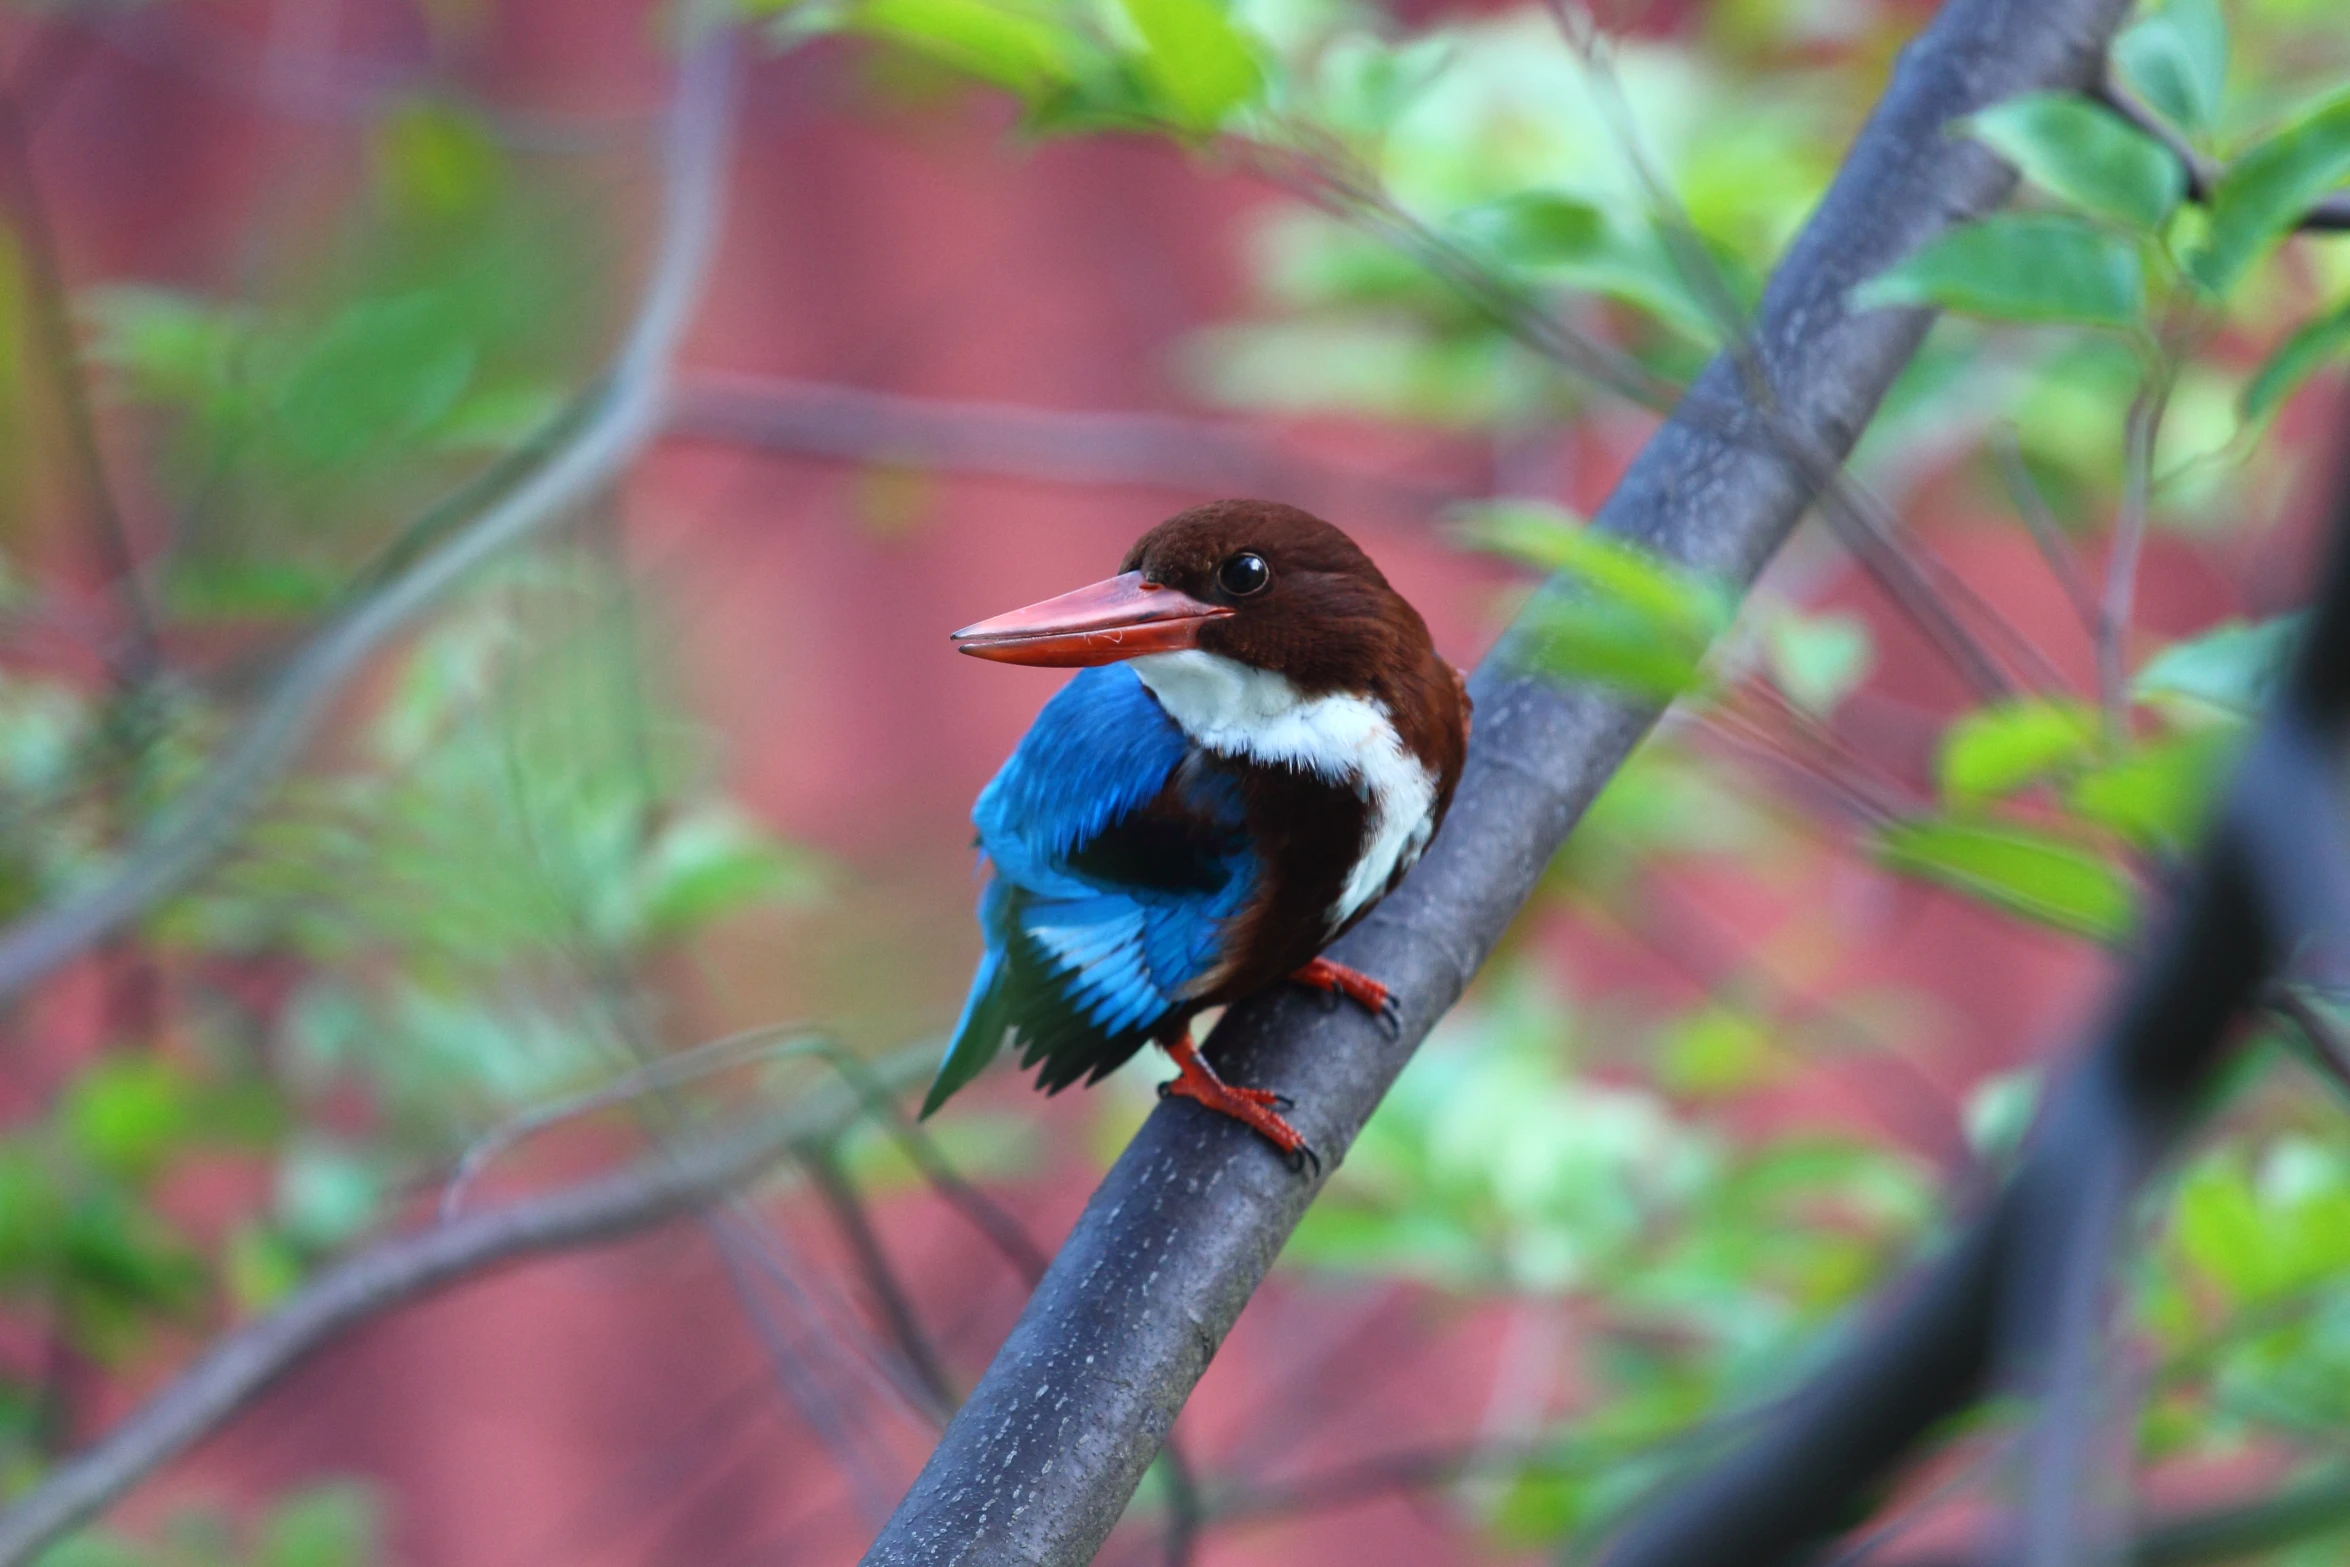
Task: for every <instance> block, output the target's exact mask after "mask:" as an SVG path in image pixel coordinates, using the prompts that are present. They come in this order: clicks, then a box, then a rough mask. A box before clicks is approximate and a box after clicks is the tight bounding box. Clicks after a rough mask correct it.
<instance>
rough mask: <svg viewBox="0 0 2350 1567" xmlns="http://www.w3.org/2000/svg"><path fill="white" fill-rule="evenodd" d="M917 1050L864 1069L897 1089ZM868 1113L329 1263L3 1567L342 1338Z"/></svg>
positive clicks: (145, 1425)
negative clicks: (426, 1297) (419, 1301)
mask: <svg viewBox="0 0 2350 1567" xmlns="http://www.w3.org/2000/svg"><path fill="white" fill-rule="evenodd" d="M932 1056H933V1052H932V1051H930V1050H929V1049H928V1048H927V1047H925V1048H921V1049H917V1050H913V1051H909V1052H906V1053H903V1054H901V1055H898V1056H896V1057H893V1058H892V1059H890V1060H889V1061H887V1062H885V1063H882V1064H881V1065H880V1066H879V1067H877V1068H875V1069H874V1070H873V1071H872V1074H871V1075H872V1078H873V1080H874V1081H876V1082H879V1083H882V1084H886V1085H887V1086H889V1087H891V1088H893V1089H894V1088H896V1087H898V1086H899V1085H902V1084H904V1083H906V1082H908V1081H910V1080H912V1079H913V1078H914V1077H915V1076H916V1075H917V1074H919V1073H920V1072H922V1071H923V1070H925V1069H927V1068H928V1067H929V1065H930V1063H931V1060H932ZM867 1108H868V1106H867V1104H866V1100H865V1095H864V1094H863V1093H862V1092H861V1091H860V1090H859V1089H858V1088H856V1087H855V1086H852V1085H849V1084H846V1083H834V1084H828V1085H827V1086H826V1087H824V1088H823V1089H822V1090H820V1091H818V1092H816V1093H813V1094H811V1095H810V1096H809V1097H808V1098H807V1099H806V1100H804V1101H802V1102H801V1103H799V1104H797V1105H795V1106H793V1107H792V1108H791V1109H790V1110H787V1111H784V1112H782V1113H780V1114H777V1115H775V1116H773V1117H770V1118H768V1119H766V1120H764V1121H761V1122H759V1123H757V1124H755V1125H750V1126H743V1127H737V1128H734V1129H731V1130H728V1131H725V1132H722V1133H715V1134H711V1135H708V1136H706V1137H704V1138H702V1139H701V1140H700V1141H697V1142H694V1143H692V1144H689V1145H686V1146H684V1147H681V1148H677V1149H672V1150H668V1151H665V1152H662V1153H659V1154H655V1155H653V1156H651V1157H649V1158H647V1159H645V1160H643V1161H642V1162H641V1163H639V1164H637V1165H635V1166H633V1167H632V1168H630V1169H627V1170H623V1171H621V1172H620V1173H619V1174H617V1175H610V1176H606V1177H604V1178H602V1179H600V1180H594V1181H588V1182H585V1183H583V1184H582V1185H579V1186H574V1187H569V1188H567V1189H565V1190H562V1191H557V1192H551V1193H549V1194H547V1195H545V1196H542V1197H533V1198H527V1199H524V1200H521V1201H517V1202H513V1203H510V1204H508V1205H506V1206H504V1207H501V1208H492V1209H487V1210H484V1211H483V1212H480V1213H475V1214H468V1215H466V1216H464V1217H462V1218H456V1219H451V1220H448V1221H446V1222H444V1223H441V1224H437V1225H435V1226H433V1227H432V1228H431V1229H428V1230H425V1231H422V1232H421V1233H419V1234H415V1235H406V1236H401V1237H399V1238H397V1239H394V1240H388V1241H384V1242H382V1243H380V1244H378V1245H376V1246H373V1247H371V1248H369V1249H368V1250H366V1251H363V1252H360V1253H359V1254H358V1255H356V1256H353V1257H350V1258H347V1259H345V1260H344V1261H342V1262H339V1263H336V1264H335V1265H334V1266H333V1267H331V1268H328V1269H327V1270H326V1271H325V1272H324V1273H321V1274H319V1275H318V1276H317V1277H316V1278H314V1279H312V1280H311V1281H310V1282H309V1283H308V1284H306V1285H304V1286H303V1287H302V1288H301V1289H300V1290H299V1291H298V1292H296V1293H295V1294H294V1296H293V1297H292V1298H291V1299H289V1300H287V1301H286V1302H285V1303H284V1304H282V1305H280V1306H279V1307H278V1308H277V1309H276V1310H274V1311H272V1312H270V1313H269V1314H268V1315H267V1316H265V1317H260V1318H257V1319H256V1320H254V1321H252V1322H249V1323H247V1324H246V1325H245V1326H243V1327H241V1328H239V1329H237V1330H236V1331H235V1332H233V1333H230V1334H228V1335H227V1336H226V1337H223V1338H220V1339H216V1340H215V1341H213V1343H212V1344H211V1345H210V1347H208V1348H207V1349H206V1350H205V1351H204V1353H203V1354H201V1355H199V1356H198V1357H197V1358H196V1360H195V1362H194V1363H193V1364H192V1365H190V1366H189V1367H188V1368H187V1369H186V1370H185V1371H182V1372H181V1373H180V1374H179V1375H178V1376H177V1377H175V1378H174V1379H173V1380H172V1381H171V1382H170V1384H169V1385H167V1386H166V1387H165V1388H164V1389H163V1391H162V1392H160V1393H158V1394H156V1395H155V1396H154V1397H153V1398H151V1399H149V1400H148V1401H147V1402H146V1403H144V1404H142V1405H140V1406H139V1408H138V1409H137V1410H136V1411H135V1412H133V1413H132V1414H131V1415H129V1416H128V1417H127V1418H125V1419H124V1420H123V1421H122V1423H121V1424H120V1425H117V1426H116V1427H115V1428H114V1429H113V1430H112V1431H110V1432H108V1433H107V1434H106V1435H105V1436H104V1437H102V1438H100V1439H99V1441H98V1442H97V1443H96V1444H95V1445H93V1446H91V1447H88V1448H86V1449H84V1450H83V1451H81V1452H79V1453H76V1454H75V1455H74V1456H73V1457H71V1458H69V1459H67V1460H66V1461H65V1462H63V1463H61V1464H59V1465H58V1466H57V1467H56V1468H55V1469H52V1470H51V1471H49V1473H48V1474H47V1475H45V1476H43V1477H42V1480H41V1483H40V1484H39V1485H37V1486H35V1487H34V1488H33V1489H32V1490H30V1491H28V1492H26V1493H25V1494H24V1495H23V1496H21V1497H19V1498H18V1499H17V1500H16V1501H15V1502H14V1503H12V1504H11V1505H10V1506H9V1508H8V1509H7V1511H5V1512H0V1567H18V1564H19V1563H21V1562H24V1561H25V1560H27V1559H28V1558H30V1557H31V1556H32V1555H33V1554H34V1553H35V1552H37V1551H39V1550H40V1549H41V1548H42V1547H43V1546H46V1545H48V1544H49V1543H50V1542H51V1541H53V1540H55V1539H56V1538H57V1537H58V1536H59V1535H61V1534H63V1533H65V1531H67V1530H68V1529H71V1528H73V1527H75V1526H76V1525H78V1524H81V1523H83V1522H84V1521H86V1520H87V1519H89V1518H91V1517H92V1516H94V1515H95V1514H96V1513H97V1512H98V1511H99V1510H100V1509H101V1508H103V1507H105V1506H106V1505H107V1504H108V1503H109V1502H112V1501H113V1500H114V1499H115V1498H116V1497H118V1496H121V1495H122V1494H123V1493H124V1492H125V1491H127V1490H129V1489H130V1488H131V1487H132V1486H133V1485H136V1484H137V1483H138V1482H139V1481H140V1480H142V1479H144V1478H145V1477H146V1476H147V1475H149V1474H151V1473H153V1472H154V1471H155V1470H156V1469H158V1468H160V1467H161V1466H162V1465H164V1464H165V1463H167V1462H169V1461H170V1460H171V1459H172V1458H174V1457H176V1456H177V1455H178V1454H179V1453H181V1452H182V1451H184V1450H185V1449H186V1448H187V1447H189V1446H190V1445H191V1444H193V1443H194V1442H196V1441H197V1440H199V1439H200V1438H202V1437H203V1436H205V1435H206V1434H208V1433H209V1432H211V1431H212V1430H213V1429H214V1428H216V1427H218V1426H220V1425H221V1424H223V1423H224V1422H226V1421H227V1420H228V1419H229V1418H230V1417H231V1416H233V1415H234V1414H236V1413H237V1411H238V1410H240V1409H242V1408H244V1407H245V1406H246V1405H247V1404H249V1403H251V1402H252V1401H253V1400H254V1399H255V1398H257V1397H259V1396H260V1395H261V1394H262V1393H263V1392H264V1391H266V1390H267V1389H268V1388H269V1387H270V1385H271V1384H273V1383H274V1382H276V1381H277V1380H278V1379H279V1378H280V1377H282V1376H284V1375H285V1374H286V1373H287V1372H289V1371H291V1370H293V1369H294V1367H296V1366H298V1365H300V1364H301V1363H302V1362H303V1361H304V1360H305V1359H307V1358H308V1357H309V1356H310V1355H312V1354H313V1353H315V1352H316V1351H317V1350H319V1349H320V1348H321V1347H323V1346H324V1345H326V1344H327V1343H329V1342H331V1341H332V1340H333V1339H335V1338H336V1337H338V1336H339V1335H341V1334H343V1333H346V1332H348V1331H350V1330H351V1329H352V1328H355V1327H358V1326H360V1325H361V1324H363V1323H366V1322H370V1321H373V1320H374V1319H375V1318H377V1317H380V1316H382V1315H383V1314H384V1313H386V1312H388V1311H392V1310H394V1309H395V1308H397V1307H400V1306H404V1305H406V1304H408V1303H409V1302H410V1301H413V1300H415V1299H416V1298H418V1297H419V1296H422V1295H427V1294H430V1293H432V1292H433V1291H435V1290H440V1289H446V1288H448V1287H449V1286H450V1285H452V1284H458V1283H462V1282H464V1281H465V1280H467V1279H470V1278H474V1277H476V1276H478V1275H480V1274H483V1273H486V1272H489V1271H490V1270H492V1269H494V1268H498V1267H501V1266H504V1265H505V1264H507V1263H511V1262H518V1261H522V1260H525V1259H527V1258H531V1257H536V1256H542V1255H544V1254H546V1253H548V1252H559V1251H570V1250H575V1249H577V1248H580V1247H584V1246H594V1245H599V1244H601V1243H603V1242H605V1241H610V1240H614V1239H617V1238H618V1237H620V1236H623V1235H626V1234H629V1233H631V1232H633V1231H636V1230H641V1229H644V1228H645V1227H647V1226H649V1225H654V1224H659V1223H661V1222H663V1221H664V1220H667V1219H671V1218H675V1217H677V1216H678V1215H679V1214H682V1213H685V1212H687V1211H688V1210H691V1209H694V1208H698V1207H701V1206H703V1205H705V1204H707V1203H709V1202H711V1201H712V1200H714V1199H716V1198H719V1197H722V1196H723V1195H725V1194H726V1193H728V1192H730V1191H732V1190H734V1189H735V1188H736V1187H738V1186H741V1185H742V1184H743V1183H744V1182H746V1181H748V1180H750V1179H752V1178H753V1177H754V1176H757V1175H758V1174H759V1173H760V1172H761V1171H763V1170H766V1169H767V1168H769V1167H770V1166H772V1165H774V1164H775V1163H776V1162H777V1161H779V1160H781V1159H783V1158H784V1157H786V1156H787V1155H789V1154H791V1153H793V1152H795V1151H798V1150H804V1149H811V1148H815V1147H818V1146H820V1145H821V1144H823V1143H824V1142H825V1141H826V1140H827V1139H829V1138H831V1137H833V1136H835V1135H837V1134H838V1133H839V1131H840V1130H841V1128H842V1127H844V1126H846V1125H848V1124H849V1123H850V1122H851V1121H852V1120H854V1119H855V1118H856V1117H857V1116H858V1115H860V1114H862V1113H864V1112H865V1110H866V1109H867Z"/></svg>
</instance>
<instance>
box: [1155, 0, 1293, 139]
mask: <svg viewBox="0 0 2350 1567" xmlns="http://www.w3.org/2000/svg"><path fill="white" fill-rule="evenodd" d="M1120 3H1121V4H1122V5H1123V6H1124V7H1125V9H1126V14H1127V16H1128V17H1129V18H1131V19H1132V20H1133V22H1134V26H1135V29H1136V30H1137V31H1138V32H1140V33H1141V34H1142V36H1143V40H1144V42H1146V43H1147V44H1149V45H1150V52H1149V53H1148V54H1147V55H1145V56H1144V57H1143V62H1142V69H1143V74H1144V75H1145V77H1147V78H1148V80H1149V82H1150V85H1151V87H1152V89H1153V90H1154V92H1155V94H1156V96H1157V97H1158V98H1159V100H1160V101H1161V102H1162V103H1164V104H1165V105H1166V106H1167V108H1168V109H1169V110H1170V111H1171V112H1172V114H1173V116H1174V118H1175V120H1176V121H1177V123H1179V124H1181V125H1182V126H1184V127H1185V128H1186V129H1188V130H1192V131H1198V132H1207V131H1212V130H1214V129H1215V128H1216V127H1217V126H1218V125H1219V124H1221V123H1222V122H1223V119H1224V116H1225V115H1227V114H1229V113H1230V112H1231V111H1232V110H1233V109H1235V108H1238V107H1239V106H1240V105H1241V104H1243V103H1246V102H1247V101H1248V100H1249V99H1251V98H1253V97H1255V96H1256V92H1257V88H1258V87H1259V85H1261V83H1262V81H1263V77H1262V73H1261V72H1260V71H1259V70H1258V68H1257V60H1256V56H1255V55H1254V54H1252V53H1250V51H1249V47H1248V44H1247V42H1246V41H1245V40H1244V39H1243V38H1242V37H1241V35H1240V31H1239V29H1237V28H1235V27H1234V26H1233V25H1232V23H1231V20H1230V19H1229V18H1227V17H1226V16H1225V14H1224V10H1223V7H1221V6H1219V5H1218V4H1216V0H1120Z"/></svg>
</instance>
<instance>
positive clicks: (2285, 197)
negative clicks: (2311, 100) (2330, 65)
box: [2190, 92, 2350, 294]
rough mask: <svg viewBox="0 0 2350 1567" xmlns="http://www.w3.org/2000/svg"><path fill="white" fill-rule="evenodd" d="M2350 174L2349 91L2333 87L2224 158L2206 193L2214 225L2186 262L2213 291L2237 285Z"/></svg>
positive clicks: (2224, 289) (2198, 278)
mask: <svg viewBox="0 0 2350 1567" xmlns="http://www.w3.org/2000/svg"><path fill="white" fill-rule="evenodd" d="M2345 178H2350V92H2345V93H2341V94H2338V95H2337V96H2335V97H2333V98H2331V99H2329V100H2328V101H2327V102H2325V103H2324V104H2322V105H2320V106H2319V107H2318V108H2317V109H2316V110H2314V111H2312V112H2311V113H2309V114H2307V115H2304V116H2303V117H2302V118H2301V119H2299V120H2296V121H2294V122H2293V123H2292V124H2291V125H2288V126H2286V127H2285V128H2284V129H2283V130H2281V131H2279V132H2277V133H2276V134H2275V135H2273V136H2271V137H2269V138H2268V139H2267V140H2266V141H2263V142H2261V143H2259V144H2258V145H2257V146H2255V147H2253V148H2252V149H2251V150H2250V151H2249V152H2246V153H2244V154H2243V155H2242V156H2240V157H2238V158H2237V159H2236V160H2235V161H2234V162H2233V163H2231V164H2229V165H2228V168H2227V172H2226V173H2225V174H2223V175H2221V176H2220V180H2219V185H2218V188H2217V189H2215V190H2214V191H2213V192H2212V196H2211V232H2210V235H2209V237H2208V238H2207V239H2206V240H2205V241H2204V245H2203V249H2202V250H2201V252H2199V253H2198V254H2197V255H2196V256H2195V258H2194V260H2193V262H2192V263H2191V264H2190V270H2191V271H2192V272H2193V273H2194V275H2195V278H2196V280H2197V281H2198V282H2200V283H2201V284H2202V285H2203V286H2204V287H2205V288H2208V289H2210V290H2211V291H2212V292H2213V293H2215V294H2225V293H2226V292H2227V291H2228V290H2229V289H2231V288H2233V287H2235V285H2236V284H2237V282H2239V281H2240V280H2241V279H2242V278H2243V276H2244V274H2245V272H2246V271H2248V270H2249V269H2250V268H2251V266H2252V264H2253V263H2254V262H2255V261H2258V260H2259V259H2260V258H2261V257H2262V256H2263V255H2265V254H2266V253H2267V252H2268V249H2269V247H2270V246H2272V245H2274V244H2275V243H2276V242H2277V241H2279V240H2281V239H2283V238H2284V237H2285V235H2286V234H2287V233H2289V232H2290V231H2291V230H2292V229H2293V227H2294V226H2295V225H2296V224H2298V223H2299V222H2300V221H2301V215H2302V213H2304V212H2306V211H2307V210H2308V209H2309V206H2310V204H2311V203H2313V202H2314V201H2316V200H2317V199H2318V198H2319V197H2320V196H2323V195H2325V194H2326V193H2327V192H2329V191H2331V190H2333V189H2334V187H2336V186H2337V185H2340V184H2341V183H2342V182H2343V180H2344V179H2345Z"/></svg>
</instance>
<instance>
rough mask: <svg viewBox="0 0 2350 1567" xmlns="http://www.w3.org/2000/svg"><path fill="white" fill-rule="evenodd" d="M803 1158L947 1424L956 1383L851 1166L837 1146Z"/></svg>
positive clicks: (891, 1328)
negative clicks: (892, 1258) (877, 1227)
mask: <svg viewBox="0 0 2350 1567" xmlns="http://www.w3.org/2000/svg"><path fill="white" fill-rule="evenodd" d="M800 1164H801V1167H802V1168H804V1169H805V1170H806V1171H807V1172H808V1180H809V1184H811V1185H812V1186H814V1187H815V1188H816V1194H817V1196H819V1197H821V1198H823V1199H824V1206H825V1207H826V1208H827V1209H829V1210H831V1213H832V1222H833V1226H834V1227H835V1228H836V1229H838V1230H839V1231H840V1235H841V1240H842V1241H843V1243H845V1244H846V1245H847V1246H848V1248H849V1255H850V1256H851V1257H852V1258H854V1259H855V1261H856V1264H857V1272H858V1273H859V1274H860V1275H862V1276H863V1278H864V1280H865V1288H866V1290H867V1291H868V1292H869V1293H871V1295H872V1296H873V1305H874V1309H875V1310H877V1311H878V1312H879V1313H880V1314H881V1320H882V1323H883V1324H884V1325H885V1326H886V1327H887V1328H888V1329H889V1336H890V1337H891V1338H892V1339H894V1340H896V1341H897V1346H898V1353H899V1354H901V1355H903V1356H905V1357H906V1363H907V1364H908V1365H910V1366H912V1367H913V1368H914V1375H915V1377H916V1378H917V1379H918V1380H919V1381H920V1382H921V1384H922V1388H923V1390H924V1391H925V1392H927V1393H928V1394H929V1395H930V1402H931V1409H932V1412H933V1413H934V1414H935V1415H936V1417H937V1419H938V1420H939V1422H940V1423H941V1424H944V1423H945V1421H946V1417H947V1416H948V1415H950V1414H952V1413H954V1408H955V1405H956V1403H957V1402H958V1401H959V1400H958V1395H957V1394H956V1392H955V1386H954V1383H953V1381H952V1380H950V1379H949V1378H948V1376H947V1370H946V1364H945V1362H943V1361H942V1360H940V1359H939V1356H938V1346H937V1345H935V1344H933V1343H932V1342H931V1341H930V1335H929V1333H927V1332H926V1331H924V1329H923V1326H922V1317H921V1314H920V1313H918V1312H917V1311H916V1310H915V1309H914V1301H913V1297H912V1296H911V1295H910V1294H908V1293H907V1290H906V1287H905V1285H904V1283H902V1282H901V1281H900V1280H899V1278H898V1272H897V1268H896V1266H895V1265H894V1264H893V1263H891V1261H890V1260H889V1253H888V1251H887V1250H886V1249H884V1248H883V1246H882V1244H881V1236H880V1235H879V1234H878V1233H877V1232H876V1231H875V1230H874V1228H873V1220H872V1217H871V1216H870V1215H869V1214H867V1213H866V1211H865V1203H864V1200H863V1199H862V1198H861V1197H859V1196H858V1195H857V1188H856V1185H855V1184H854V1183H853V1182H851V1181H850V1179H849V1177H848V1172H847V1171H845V1170H843V1169H842V1168H841V1166H840V1153H839V1151H838V1150H837V1149H833V1148H816V1149H811V1150H810V1151H809V1152H808V1153H806V1154H804V1155H803V1156H802V1157H801V1159H800Z"/></svg>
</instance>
